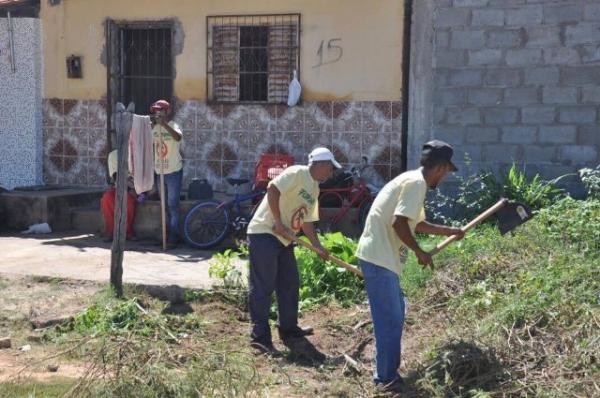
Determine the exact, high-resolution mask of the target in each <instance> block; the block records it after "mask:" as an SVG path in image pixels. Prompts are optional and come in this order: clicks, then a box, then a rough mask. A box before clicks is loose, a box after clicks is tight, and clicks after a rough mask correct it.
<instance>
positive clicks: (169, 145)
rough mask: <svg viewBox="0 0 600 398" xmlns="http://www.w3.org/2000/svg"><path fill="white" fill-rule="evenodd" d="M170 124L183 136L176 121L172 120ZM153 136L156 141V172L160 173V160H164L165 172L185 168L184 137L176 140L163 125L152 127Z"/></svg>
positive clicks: (169, 172)
mask: <svg viewBox="0 0 600 398" xmlns="http://www.w3.org/2000/svg"><path fill="white" fill-rule="evenodd" d="M168 124H169V126H171V128H173V130H175V131H176V132H177V133H178V134H179V135H180V136H181V137H183V133H182V132H181V128H180V127H179V125H178V124H177V123H175V122H174V121H172V120H171V121H170V122H169V123H168ZM161 133H162V137H163V146H162V149H161V151H160V152H159V150H158V148H159V146H160V135H159V134H161ZM152 136H153V141H154V171H156V174H160V162H161V160H162V162H163V167H164V173H165V174H171V173H175V172H176V171H179V170H181V169H182V168H183V160H182V158H181V143H182V141H183V139H181V140H179V141H176V140H175V139H173V137H172V136H171V134H170V133H169V132H168V131H167V129H165V128H164V127H162V126H159V125H155V126H154V128H152Z"/></svg>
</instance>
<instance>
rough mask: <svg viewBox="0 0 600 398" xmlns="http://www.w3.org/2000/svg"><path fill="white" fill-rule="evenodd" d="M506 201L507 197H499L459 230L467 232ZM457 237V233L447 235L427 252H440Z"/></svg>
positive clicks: (431, 253)
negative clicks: (493, 203)
mask: <svg viewBox="0 0 600 398" xmlns="http://www.w3.org/2000/svg"><path fill="white" fill-rule="evenodd" d="M506 203H508V199H505V198H502V199H500V200H499V201H498V202H496V204H495V205H493V206H492V207H490V208H489V209H487V210H486V211H484V212H483V213H481V214H480V215H478V216H477V217H475V218H474V219H473V220H471V222H469V223H468V224H467V225H465V226H463V227H462V228H461V230H462V231H463V232H465V233H466V232H467V231H469V230H470V229H471V228H473V227H475V226H476V225H478V224H479V223H481V222H482V221H484V220H486V219H487V218H489V217H490V216H491V215H493V214H494V213H495V212H497V211H498V210H500V209H501V208H502V207H503V206H504V205H505V204H506ZM456 239H457V235H452V236H449V237H448V238H446V239H444V240H443V241H442V242H440V243H439V244H438V245H437V246H436V247H435V249H433V250H432V251H430V252H429V254H430V255H432V256H433V255H435V254H438V253H439V252H441V251H442V250H443V249H444V248H445V247H446V246H448V245H449V244H450V243H452V242H454V241H455V240H456Z"/></svg>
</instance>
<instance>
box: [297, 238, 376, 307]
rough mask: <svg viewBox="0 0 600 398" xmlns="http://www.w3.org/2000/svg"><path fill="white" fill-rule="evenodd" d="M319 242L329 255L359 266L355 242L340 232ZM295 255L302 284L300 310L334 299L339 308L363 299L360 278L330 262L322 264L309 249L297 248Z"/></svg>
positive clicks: (363, 294)
mask: <svg viewBox="0 0 600 398" xmlns="http://www.w3.org/2000/svg"><path fill="white" fill-rule="evenodd" d="M320 239H321V243H322V244H323V246H324V247H325V248H326V249H327V250H329V251H330V253H331V254H332V255H334V256H336V257H338V258H340V259H342V260H344V261H345V262H347V263H350V264H357V263H358V260H357V258H356V256H355V255H354V253H355V252H356V246H357V243H356V241H354V240H352V239H350V238H347V237H345V236H344V235H342V234H341V233H339V232H337V233H332V234H326V235H323V236H321V237H320ZM295 253H296V259H297V261H298V269H299V271H300V281H301V286H300V308H308V307H311V306H313V305H315V304H322V303H326V302H329V301H331V300H334V299H335V300H336V301H338V302H339V303H340V304H342V305H349V304H351V303H356V302H359V301H361V300H363V299H364V297H365V293H364V287H363V282H362V279H361V278H360V277H358V276H356V275H354V274H353V273H351V272H350V271H347V270H346V269H345V268H340V267H338V266H336V265H335V264H333V263H331V262H329V261H323V260H322V259H321V258H320V257H319V256H318V255H317V254H315V253H313V252H312V251H310V250H308V249H305V248H302V247H296V249H295Z"/></svg>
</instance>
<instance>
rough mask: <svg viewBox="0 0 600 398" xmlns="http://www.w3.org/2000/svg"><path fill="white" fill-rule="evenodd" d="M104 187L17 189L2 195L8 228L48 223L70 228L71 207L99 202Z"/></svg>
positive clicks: (53, 226) (56, 226)
mask: <svg viewBox="0 0 600 398" xmlns="http://www.w3.org/2000/svg"><path fill="white" fill-rule="evenodd" d="M102 192H103V190H102V189H101V188H53V187H48V188H47V189H40V190H31V191H30V190H14V191H9V192H4V193H2V194H0V208H2V209H3V213H4V217H5V225H4V226H5V227H6V228H7V229H19V230H22V229H26V228H27V227H28V226H29V225H31V224H35V223H43V222H47V223H48V224H50V227H51V228H52V229H53V230H54V231H66V230H69V229H71V210H72V209H73V208H77V207H81V206H91V205H93V204H94V203H98V202H99V201H100V197H101V196H102Z"/></svg>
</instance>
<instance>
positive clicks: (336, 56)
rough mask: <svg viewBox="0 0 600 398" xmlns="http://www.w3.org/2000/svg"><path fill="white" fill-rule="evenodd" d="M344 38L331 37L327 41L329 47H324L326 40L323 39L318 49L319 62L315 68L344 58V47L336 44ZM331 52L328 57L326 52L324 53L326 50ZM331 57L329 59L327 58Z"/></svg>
mask: <svg viewBox="0 0 600 398" xmlns="http://www.w3.org/2000/svg"><path fill="white" fill-rule="evenodd" d="M341 41H342V39H341V38H335V39H329V41H328V42H327V48H326V49H324V46H325V40H321V45H320V46H319V49H318V50H317V56H318V57H319V63H318V64H316V65H314V66H313V68H318V67H319V66H323V65H327V64H333V63H334V62H337V61H339V60H340V59H341V58H342V55H344V49H343V48H342V47H341V46H340V45H338V44H336V42H341ZM324 50H327V51H326V52H327V53H328V54H329V57H327V56H326V55H325V54H323V53H324V52H325V51H324ZM327 58H329V59H327Z"/></svg>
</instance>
